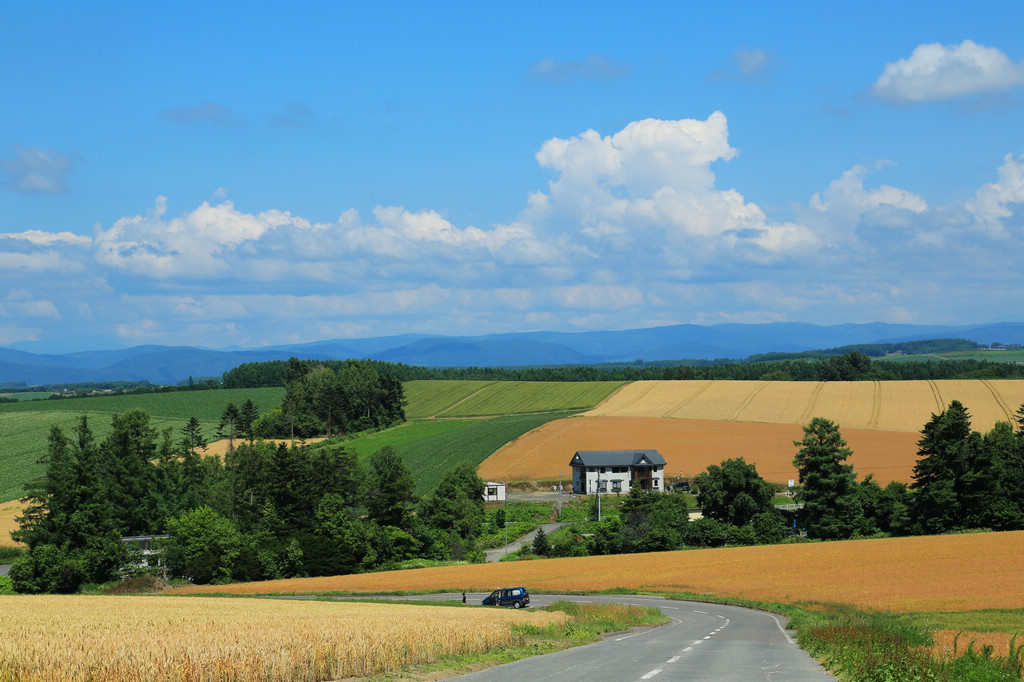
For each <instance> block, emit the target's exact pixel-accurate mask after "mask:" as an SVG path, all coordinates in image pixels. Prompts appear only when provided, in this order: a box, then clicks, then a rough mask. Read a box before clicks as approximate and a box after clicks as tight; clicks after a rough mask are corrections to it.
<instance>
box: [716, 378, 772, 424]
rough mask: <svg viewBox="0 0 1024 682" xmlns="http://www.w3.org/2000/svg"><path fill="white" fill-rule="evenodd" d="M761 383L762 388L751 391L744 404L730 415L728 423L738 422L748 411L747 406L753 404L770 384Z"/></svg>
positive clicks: (727, 419)
mask: <svg viewBox="0 0 1024 682" xmlns="http://www.w3.org/2000/svg"><path fill="white" fill-rule="evenodd" d="M760 383H761V385H760V386H758V387H757V388H755V389H754V390H753V391H751V392H750V393H749V394H747V397H746V398H744V399H743V402H741V403H740V405H739V407H737V408H736V409H735V410H733V413H732V414H730V415H729V416H728V417H727V418H726V420H725V421H728V422H734V421H736V420H737V418H738V417H739V416H740V414H742V412H743V410H745V409H747V406H748V405H750V403H752V402H753V401H754V398H756V397H757V396H758V394H759V393H760V392H761V391H763V390H764V389H765V388H766V387H767V386H768V382H767V381H762V382H760Z"/></svg>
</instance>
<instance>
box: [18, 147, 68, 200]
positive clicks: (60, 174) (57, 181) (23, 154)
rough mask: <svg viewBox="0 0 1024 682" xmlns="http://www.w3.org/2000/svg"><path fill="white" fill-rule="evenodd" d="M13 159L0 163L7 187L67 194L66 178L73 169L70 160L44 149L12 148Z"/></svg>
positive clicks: (31, 192) (30, 191) (43, 192)
mask: <svg viewBox="0 0 1024 682" xmlns="http://www.w3.org/2000/svg"><path fill="white" fill-rule="evenodd" d="M10 149H11V152H12V153H13V155H14V156H13V158H8V159H4V160H0V171H2V172H3V174H4V175H6V176H7V177H6V180H5V181H4V184H6V185H7V186H9V187H10V188H11V189H13V190H15V191H17V192H24V193H27V194H36V193H42V194H62V193H64V192H67V191H68V186H67V183H66V179H67V176H68V175H70V174H71V171H72V170H74V163H73V162H72V160H71V157H70V156H68V155H66V154H61V153H60V152H58V151H56V150H53V149H47V148H44V147H24V146H22V145H20V144H15V145H11V148H10Z"/></svg>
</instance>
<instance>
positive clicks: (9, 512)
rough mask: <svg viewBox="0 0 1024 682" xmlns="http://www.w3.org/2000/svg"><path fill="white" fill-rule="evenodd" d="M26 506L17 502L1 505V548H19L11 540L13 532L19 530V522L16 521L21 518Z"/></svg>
mask: <svg viewBox="0 0 1024 682" xmlns="http://www.w3.org/2000/svg"><path fill="white" fill-rule="evenodd" d="M24 509H25V505H24V504H22V503H21V502H19V501H17V500H13V501H11V502H4V503H3V504H0V547H17V546H19V545H18V543H16V542H15V541H14V540H12V539H11V531H12V530H17V529H18V522H17V521H15V520H14V519H15V518H16V517H18V516H21V513H22V510H24Z"/></svg>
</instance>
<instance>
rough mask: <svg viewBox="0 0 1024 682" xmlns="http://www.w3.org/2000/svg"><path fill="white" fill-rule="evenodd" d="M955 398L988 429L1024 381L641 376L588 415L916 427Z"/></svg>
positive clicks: (1009, 415)
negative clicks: (676, 378)
mask: <svg viewBox="0 0 1024 682" xmlns="http://www.w3.org/2000/svg"><path fill="white" fill-rule="evenodd" d="M952 400H959V401H960V402H962V403H963V404H964V406H965V407H967V409H968V410H969V411H970V413H971V416H972V423H973V425H974V428H975V430H977V431H981V432H983V433H984V432H985V431H988V430H990V429H991V428H992V426H993V425H994V424H995V423H996V422H997V421H1012V420H1013V418H1014V414H1015V413H1016V411H1017V409H1018V408H1020V406H1021V405H1022V404H1024V381H1014V380H1011V379H998V380H980V379H979V380H963V381H852V382H851V381H835V382H795V381H637V382H633V383H631V384H627V385H626V386H623V387H622V388H620V389H619V390H618V391H616V392H615V393H613V394H612V395H611V396H609V397H608V399H607V400H605V401H604V402H602V403H601V404H600V405H598V406H597V407H596V408H594V409H593V410H591V411H590V412H588V413H587V416H590V417H667V418H673V419H708V420H721V421H744V422H769V423H782V424H806V423H807V422H808V421H810V419H811V418H812V417H825V418H826V419H830V420H832V421H834V422H837V423H839V424H841V425H842V426H844V427H846V428H850V429H873V430H880V431H912V432H917V431H920V430H921V427H923V426H924V424H925V422H927V421H928V419H929V418H931V415H932V414H933V413H937V412H941V411H942V410H944V409H945V408H946V407H948V406H949V403H950V401H952Z"/></svg>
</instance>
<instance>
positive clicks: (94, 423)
mask: <svg viewBox="0 0 1024 682" xmlns="http://www.w3.org/2000/svg"><path fill="white" fill-rule="evenodd" d="M621 385H622V382H554V383H538V382H492V381H413V382H409V383H407V384H406V385H405V386H406V398H407V402H408V404H407V406H406V415H407V416H408V417H409V419H410V421H409V422H408V423H406V424H403V425H401V426H398V427H395V428H393V429H388V430H386V431H383V432H379V433H373V434H368V435H365V436H361V437H358V438H355V439H352V440H349V441H346V442H345V445H346V446H347V447H352V448H353V449H355V450H356V452H358V453H359V454H360V456H361V457H368V456H369V455H370V454H371V453H373V452H376V451H377V450H379V449H380V448H381V447H383V446H384V445H393V446H394V447H395V448H396V449H397V450H398V452H399V453H400V454H401V455H402V456H403V458H404V459H405V460H406V463H407V464H408V466H409V468H410V469H412V470H413V472H414V474H415V475H416V478H417V481H418V483H417V489H416V492H417V494H423V493H426V492H429V491H431V490H433V489H434V488H435V487H436V486H437V483H438V482H439V481H440V480H441V477H442V476H443V475H444V472H445V471H447V470H448V469H449V468H450V467H451V466H454V465H455V464H456V463H458V462H462V461H469V462H472V463H473V464H479V463H480V462H482V461H483V460H484V459H486V458H487V457H489V456H490V455H491V454H492V453H493V452H494V451H495V450H497V449H498V448H500V447H501V446H502V445H504V444H505V443H507V442H509V441H510V440H513V439H515V438H518V437H519V436H521V435H522V434H524V433H526V432H527V431H529V430H531V429H534V428H536V427H538V426H540V425H542V424H544V423H545V422H547V421H550V420H552V419H556V418H559V417H562V416H567V415H568V414H569V413H571V412H576V411H580V410H584V409H589V408H591V407H594V406H595V405H597V404H598V403H599V402H600V401H601V400H603V399H604V398H605V397H607V396H608V395H609V394H610V393H611V392H612V391H613V390H615V389H616V388H618V387H619V386H621ZM283 397H284V389H283V388H259V389H221V390H211V391H180V392H174V393H144V394H138V395H115V396H96V397H88V398H73V399H64V400H37V401H25V402H18V403H0V439H2V442H3V445H4V449H3V451H2V452H0V502H5V501H8V500H13V499H17V498H19V497H21V495H22V494H23V492H24V484H25V482H26V481H28V480H31V479H32V478H35V477H37V476H39V475H40V474H41V473H42V467H41V466H39V464H38V463H37V461H38V459H39V457H40V456H41V455H42V454H44V453H45V451H46V438H47V436H48V435H49V432H50V429H51V427H53V426H55V425H56V426H60V427H61V428H62V429H64V430H65V432H68V433H70V431H71V429H72V428H74V426H75V424H76V423H77V422H78V417H79V416H80V415H83V414H84V415H87V416H88V417H89V421H90V425H91V427H92V429H93V432H94V433H95V435H96V438H97V439H102V438H103V437H104V436H106V434H107V433H109V431H110V420H111V417H112V416H113V415H114V414H120V413H121V412H124V411H126V410H129V409H132V408H140V409H143V410H145V411H146V412H148V413H149V414H150V415H151V417H152V424H153V425H154V426H155V427H156V428H158V429H164V428H167V427H170V428H171V429H172V431H173V432H174V436H175V437H178V435H179V434H180V431H181V427H182V426H184V425H185V422H187V421H188V420H189V419H190V418H191V417H196V418H197V419H199V421H200V423H201V424H202V425H203V432H204V434H205V436H206V437H207V439H208V440H214V438H215V436H214V434H215V432H216V430H217V425H218V423H219V421H220V415H221V414H222V413H223V411H224V408H225V407H226V406H227V404H228V403H229V402H233V403H235V404H236V405H240V404H241V403H243V402H245V400H246V399H251V400H252V401H253V402H255V403H256V404H257V405H258V406H259V408H260V411H261V412H265V411H267V410H269V409H270V408H272V407H274V406H276V405H277V404H279V403H280V401H281V399H282V398H283ZM482 416H486V417H490V418H487V419H480V418H476V419H470V418H469V417H482ZM426 417H445V419H426V420H425V419H424V418H426Z"/></svg>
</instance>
